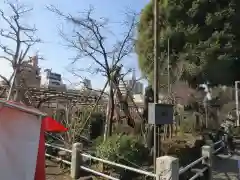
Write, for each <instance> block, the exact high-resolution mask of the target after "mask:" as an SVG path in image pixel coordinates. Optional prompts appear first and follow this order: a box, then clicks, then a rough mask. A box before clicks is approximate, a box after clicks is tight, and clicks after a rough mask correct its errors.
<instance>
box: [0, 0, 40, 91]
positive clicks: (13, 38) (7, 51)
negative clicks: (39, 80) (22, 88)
mask: <svg viewBox="0 0 240 180" xmlns="http://www.w3.org/2000/svg"><path fill="white" fill-rule="evenodd" d="M5 4H6V6H7V7H8V8H9V10H10V12H11V14H6V12H7V11H6V10H3V9H0V21H2V22H3V23H5V24H6V25H7V28H1V29H0V50H2V52H0V53H2V55H0V59H3V60H7V61H9V62H10V63H11V66H12V68H13V71H17V73H16V77H17V76H20V66H21V65H22V63H23V62H24V61H25V58H26V56H27V54H28V51H29V49H30V48H31V47H32V46H33V45H35V44H36V43H39V42H41V41H40V39H38V38H37V37H36V36H35V33H36V31H37V29H36V28H35V27H28V26H27V25H24V23H23V22H24V21H23V18H24V16H25V15H26V14H27V13H29V12H31V11H32V10H33V9H32V8H28V7H27V6H26V5H24V4H22V3H19V2H15V3H12V2H10V1H6V2H5ZM6 42H7V43H6ZM9 42H12V43H13V44H14V46H15V47H14V48H13V49H12V48H11V47H10V46H8V45H7V44H8V43H9ZM12 43H11V44H12ZM1 78H2V79H3V80H4V81H5V80H6V79H7V78H3V77H1ZM12 78H13V76H11V77H10V79H9V80H8V81H6V82H8V83H7V84H9V82H10V81H11V80H12ZM19 80H20V79H19V78H16V80H14V82H15V83H14V84H15V86H18V85H19V83H20V82H19Z"/></svg>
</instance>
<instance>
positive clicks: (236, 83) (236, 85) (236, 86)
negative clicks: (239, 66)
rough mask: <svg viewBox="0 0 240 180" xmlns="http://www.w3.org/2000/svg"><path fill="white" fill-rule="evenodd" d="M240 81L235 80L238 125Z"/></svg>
mask: <svg viewBox="0 0 240 180" xmlns="http://www.w3.org/2000/svg"><path fill="white" fill-rule="evenodd" d="M239 83H240V81H235V104H236V116H237V126H239V124H240V123H239V102H238V84H239Z"/></svg>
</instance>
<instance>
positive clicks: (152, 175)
mask: <svg viewBox="0 0 240 180" xmlns="http://www.w3.org/2000/svg"><path fill="white" fill-rule="evenodd" d="M45 145H46V146H47V147H52V148H56V149H59V150H62V151H65V152H69V153H72V152H73V151H72V150H69V149H65V148H62V147H58V146H56V145H51V144H47V143H45ZM80 155H81V156H82V157H85V158H87V159H89V160H95V161H98V162H102V163H105V164H108V165H112V166H115V167H119V168H123V169H126V170H129V171H132V172H135V173H139V174H142V175H145V176H150V177H154V178H155V177H156V174H154V173H151V172H148V171H144V170H140V169H136V168H133V167H129V166H126V165H123V164H119V163H115V162H112V161H109V160H105V159H101V158H98V157H94V156H92V155H90V154H85V153H80ZM46 156H47V157H50V158H55V159H57V160H61V161H62V162H63V163H66V164H68V165H71V162H69V161H66V160H63V159H61V158H58V157H55V156H52V155H50V154H47V153H46ZM80 168H81V169H82V170H85V171H87V172H90V173H93V174H95V175H98V176H102V177H105V178H107V179H112V180H119V179H117V178H115V177H111V176H109V175H106V174H103V173H100V172H98V171H95V170H93V169H91V168H89V167H85V166H83V165H82V166H80Z"/></svg>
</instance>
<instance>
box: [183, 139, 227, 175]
mask: <svg viewBox="0 0 240 180" xmlns="http://www.w3.org/2000/svg"><path fill="white" fill-rule="evenodd" d="M219 144H220V147H219V148H217V149H214V147H215V146H217V145H219ZM212 148H213V151H212V155H214V154H216V153H218V152H219V151H220V150H221V149H223V148H224V145H223V143H222V141H221V140H220V141H218V142H215V143H214V144H213V145H212ZM208 158H209V157H208V156H205V155H202V157H200V158H198V159H197V160H195V161H193V162H192V163H190V164H188V165H187V166H185V167H183V168H180V170H179V175H181V174H183V173H185V172H187V171H188V170H190V169H192V168H193V167H194V166H195V165H197V164H199V163H200V162H203V161H204V160H207V159H208ZM207 170H208V167H204V168H202V169H201V170H199V171H198V172H197V173H196V174H195V175H194V176H192V177H191V178H190V179H189V180H194V179H197V178H198V177H200V176H202V175H203V173H204V172H205V171H207Z"/></svg>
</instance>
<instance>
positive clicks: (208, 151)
mask: <svg viewBox="0 0 240 180" xmlns="http://www.w3.org/2000/svg"><path fill="white" fill-rule="evenodd" d="M202 156H206V157H207V158H205V159H204V160H203V161H202V163H203V164H204V165H206V166H207V167H208V170H207V173H204V176H205V178H206V179H209V180H211V179H212V165H213V147H212V146H203V147H202Z"/></svg>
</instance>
